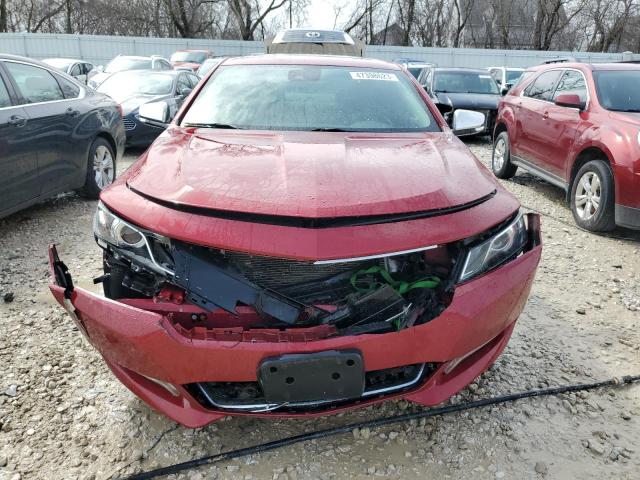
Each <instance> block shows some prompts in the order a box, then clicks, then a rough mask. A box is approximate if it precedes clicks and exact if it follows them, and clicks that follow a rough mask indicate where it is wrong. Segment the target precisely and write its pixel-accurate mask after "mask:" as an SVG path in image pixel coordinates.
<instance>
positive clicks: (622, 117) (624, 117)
mask: <svg viewBox="0 0 640 480" xmlns="http://www.w3.org/2000/svg"><path fill="white" fill-rule="evenodd" d="M609 118H611V119H612V120H615V121H621V122H625V123H629V124H631V125H634V126H640V113H639V112H613V111H612V112H609Z"/></svg>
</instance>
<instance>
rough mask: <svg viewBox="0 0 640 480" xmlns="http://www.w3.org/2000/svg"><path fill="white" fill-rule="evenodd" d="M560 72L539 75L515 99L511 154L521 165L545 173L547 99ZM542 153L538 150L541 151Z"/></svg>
mask: <svg viewBox="0 0 640 480" xmlns="http://www.w3.org/2000/svg"><path fill="white" fill-rule="evenodd" d="M561 73H562V70H549V71H545V72H543V73H541V74H540V75H539V76H538V77H536V78H535V79H534V80H533V82H532V83H531V84H530V85H529V86H528V87H527V88H525V89H524V91H523V92H522V95H521V96H520V99H517V100H515V102H514V103H515V108H516V112H517V113H516V122H517V123H516V135H515V137H516V138H515V139H514V141H513V142H512V144H511V152H512V154H513V155H515V156H517V157H519V158H520V159H521V160H524V161H525V162H528V163H531V164H533V165H535V166H538V167H540V168H543V169H545V170H546V168H545V167H546V158H545V156H544V154H543V153H542V151H546V150H547V148H548V146H547V144H546V138H547V137H548V136H549V125H548V122H547V117H548V115H547V114H546V113H545V112H546V111H548V108H549V105H551V97H552V95H553V92H554V90H555V87H556V84H557V83H558V79H559V78H560V75H561ZM541 150H542V151H541Z"/></svg>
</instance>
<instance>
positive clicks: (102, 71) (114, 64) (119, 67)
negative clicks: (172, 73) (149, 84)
mask: <svg viewBox="0 0 640 480" xmlns="http://www.w3.org/2000/svg"><path fill="white" fill-rule="evenodd" d="M124 70H173V67H172V66H171V64H170V63H169V60H167V59H166V58H162V57H160V56H158V55H152V56H150V57H138V56H132V55H118V56H117V57H116V58H114V59H113V60H111V61H110V62H109V63H107V66H106V67H103V66H102V65H100V66H98V67H96V68H94V69H93V70H92V71H91V72H90V73H89V81H88V82H87V84H88V85H89V86H90V87H91V88H98V85H100V84H101V83H102V82H104V81H105V80H106V79H107V78H109V76H111V74H113V73H115V72H122V71H124Z"/></svg>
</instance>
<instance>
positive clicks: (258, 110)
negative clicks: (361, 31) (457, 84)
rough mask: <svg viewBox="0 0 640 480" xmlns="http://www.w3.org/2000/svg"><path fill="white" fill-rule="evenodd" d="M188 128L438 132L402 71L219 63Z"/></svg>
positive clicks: (187, 122)
mask: <svg viewBox="0 0 640 480" xmlns="http://www.w3.org/2000/svg"><path fill="white" fill-rule="evenodd" d="M182 125H183V126H198V127H212V128H243V129H253V130H306V131H348V132H360V131H366V132H421V131H440V128H439V126H438V124H437V123H436V122H435V120H434V117H433V116H432V115H431V113H430V111H429V109H428V107H427V105H426V104H425V103H424V101H423V99H422V98H421V97H420V95H419V94H418V92H417V91H416V89H415V88H414V86H413V85H412V84H411V82H410V80H409V79H408V78H407V77H406V75H405V74H403V73H402V72H401V71H398V70H379V69H371V68H363V67H356V66H353V67H335V66H317V65H231V66H224V65H223V66H222V67H220V68H219V69H218V70H217V71H216V72H215V74H214V75H213V76H212V77H210V79H209V81H208V82H207V83H206V84H205V85H204V87H203V89H202V90H201V91H200V94H199V95H198V96H197V97H196V98H195V100H194V101H193V104H192V105H191V108H190V109H189V110H188V111H187V113H186V114H185V116H184V118H183V119H182Z"/></svg>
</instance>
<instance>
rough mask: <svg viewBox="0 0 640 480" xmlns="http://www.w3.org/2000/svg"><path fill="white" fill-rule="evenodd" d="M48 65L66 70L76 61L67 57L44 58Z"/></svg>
mask: <svg viewBox="0 0 640 480" xmlns="http://www.w3.org/2000/svg"><path fill="white" fill-rule="evenodd" d="M43 62H44V63H46V64H47V65H51V66H52V67H53V68H57V69H58V70H62V71H63V72H66V71H67V69H68V68H69V66H70V65H71V64H72V63H75V62H74V60H67V59H66V58H48V59H46V60H43Z"/></svg>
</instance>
